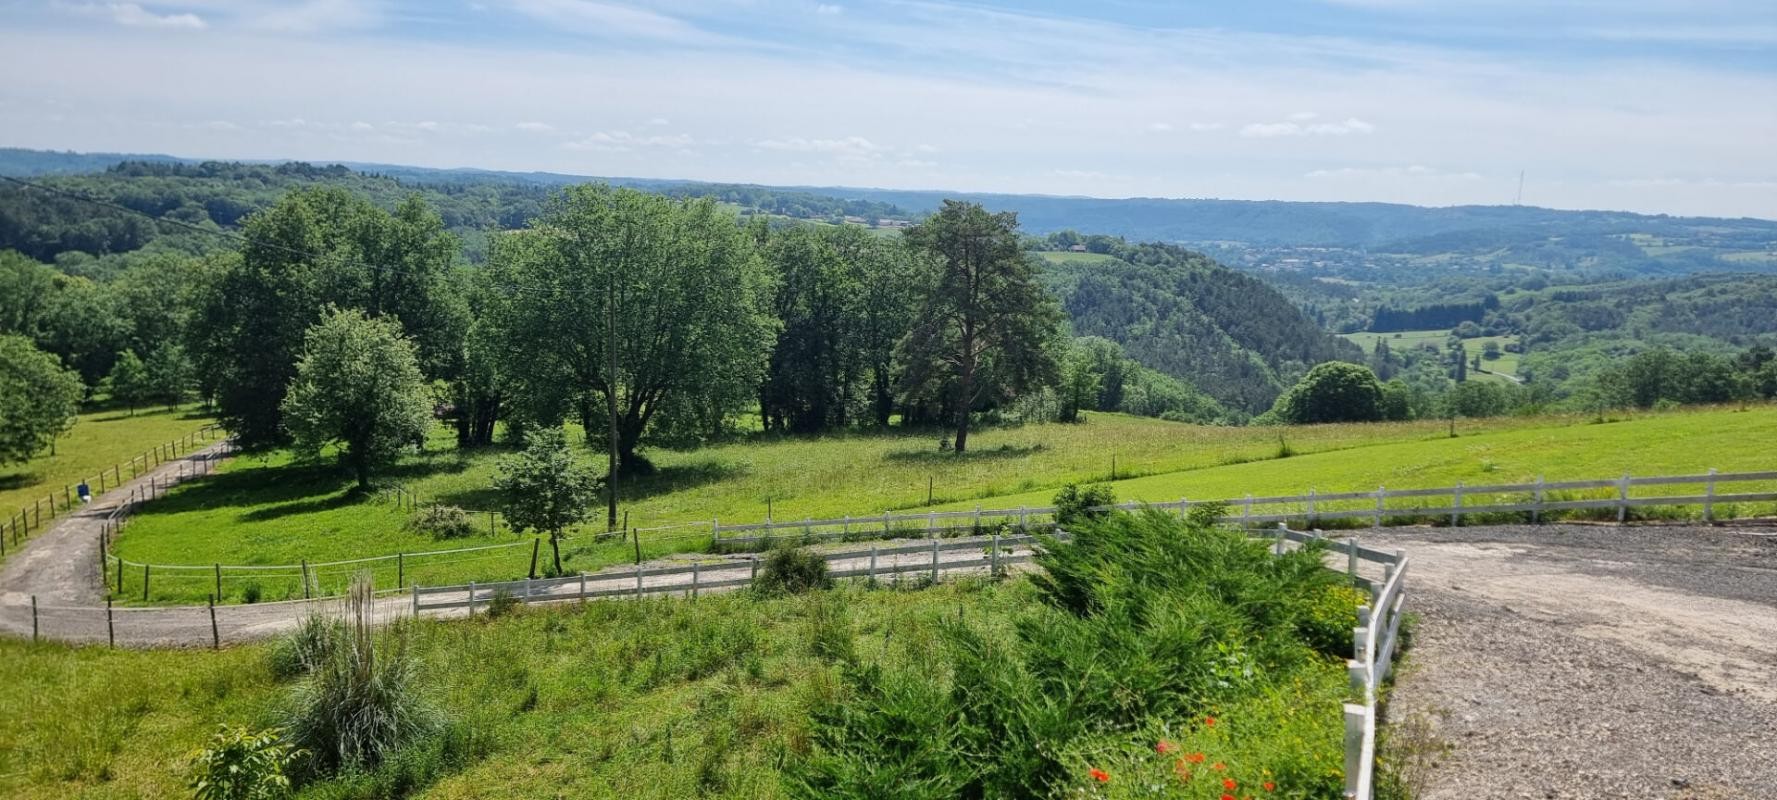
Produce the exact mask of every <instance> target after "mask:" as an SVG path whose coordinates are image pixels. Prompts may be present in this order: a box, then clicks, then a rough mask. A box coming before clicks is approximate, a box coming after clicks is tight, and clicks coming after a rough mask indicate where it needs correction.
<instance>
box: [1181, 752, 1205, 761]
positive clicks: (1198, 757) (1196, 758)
mask: <svg viewBox="0 0 1777 800" xmlns="http://www.w3.org/2000/svg"><path fill="white" fill-rule="evenodd" d="M1185 760H1186V761H1189V762H1191V763H1193V764H1201V763H1203V754H1202V753H1192V754H1190V755H1187V756H1185Z"/></svg>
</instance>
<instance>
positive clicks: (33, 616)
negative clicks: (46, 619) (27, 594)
mask: <svg viewBox="0 0 1777 800" xmlns="http://www.w3.org/2000/svg"><path fill="white" fill-rule="evenodd" d="M31 641H33V642H35V641H37V595H31Z"/></svg>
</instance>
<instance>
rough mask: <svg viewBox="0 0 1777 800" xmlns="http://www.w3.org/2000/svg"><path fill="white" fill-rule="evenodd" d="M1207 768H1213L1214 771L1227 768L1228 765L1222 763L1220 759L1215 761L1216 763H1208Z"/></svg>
mask: <svg viewBox="0 0 1777 800" xmlns="http://www.w3.org/2000/svg"><path fill="white" fill-rule="evenodd" d="M1209 768H1210V769H1213V770H1215V771H1216V772H1221V771H1222V770H1225V769H1227V768H1228V766H1227V765H1226V764H1223V763H1222V762H1220V761H1217V762H1216V763H1214V764H1211V765H1209Z"/></svg>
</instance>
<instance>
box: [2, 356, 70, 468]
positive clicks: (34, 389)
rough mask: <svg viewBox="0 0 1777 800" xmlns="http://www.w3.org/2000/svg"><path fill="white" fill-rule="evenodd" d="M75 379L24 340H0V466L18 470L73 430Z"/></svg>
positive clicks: (50, 357)
mask: <svg viewBox="0 0 1777 800" xmlns="http://www.w3.org/2000/svg"><path fill="white" fill-rule="evenodd" d="M84 393H85V389H84V388H83V387H82V386H81V385H80V375H79V374H78V373H76V372H74V371H73V370H70V369H64V368H63V367H62V364H61V362H60V361H58V360H56V357H55V356H52V355H50V354H48V353H45V352H43V351H42V350H38V349H37V348H36V346H34V345H32V344H31V340H29V339H26V338H25V337H23V336H12V335H0V464H22V463H24V462H26V461H29V460H30V459H31V456H33V455H36V454H37V452H38V451H40V450H42V449H43V448H44V447H46V446H48V445H49V444H50V443H51V442H54V441H55V438H56V437H57V436H60V435H62V433H64V432H66V431H67V430H68V429H69V428H71V427H73V426H74V420H75V418H76V417H75V415H76V414H78V413H79V412H80V397H81V395H82V394H84Z"/></svg>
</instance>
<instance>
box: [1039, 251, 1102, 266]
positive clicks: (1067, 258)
mask: <svg viewBox="0 0 1777 800" xmlns="http://www.w3.org/2000/svg"><path fill="white" fill-rule="evenodd" d="M1037 255H1038V256H1041V257H1042V259H1043V260H1044V261H1047V262H1049V263H1051V264H1108V263H1110V262H1113V261H1117V260H1118V259H1117V257H1116V256H1113V255H1107V254H1105V253H1075V252H1072V251H1052V250H1042V251H1039V252H1038V253H1037Z"/></svg>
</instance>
